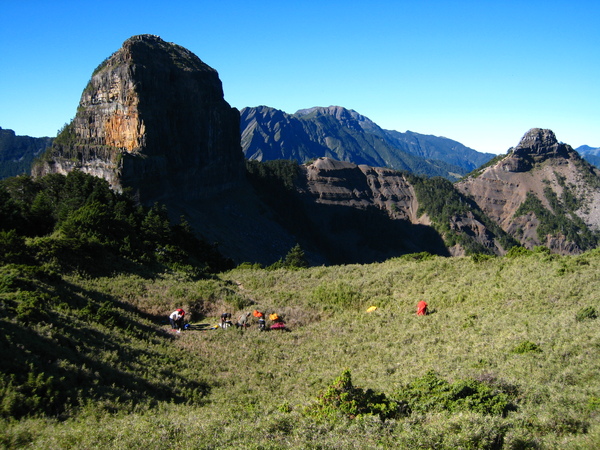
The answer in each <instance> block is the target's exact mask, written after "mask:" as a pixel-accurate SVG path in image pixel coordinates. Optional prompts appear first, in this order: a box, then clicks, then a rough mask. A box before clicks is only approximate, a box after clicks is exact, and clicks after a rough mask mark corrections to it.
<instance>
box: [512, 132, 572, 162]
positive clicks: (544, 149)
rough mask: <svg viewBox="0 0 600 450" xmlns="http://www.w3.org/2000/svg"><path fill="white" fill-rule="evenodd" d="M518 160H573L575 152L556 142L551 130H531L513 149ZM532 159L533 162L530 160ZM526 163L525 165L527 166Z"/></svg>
mask: <svg viewBox="0 0 600 450" xmlns="http://www.w3.org/2000/svg"><path fill="white" fill-rule="evenodd" d="M513 154H514V155H515V156H516V157H518V158H524V159H523V161H525V160H529V161H530V162H531V161H536V162H542V161H544V160H546V159H548V158H575V157H576V152H575V151H574V150H573V149H571V147H570V146H568V145H567V144H563V143H562V142H558V140H557V139H556V136H555V135H554V132H553V131H552V130H548V129H544V128H532V129H530V130H529V131H528V132H527V133H525V135H524V136H523V137H522V138H521V141H520V142H519V145H517V146H516V147H515V148H514V149H513ZM531 158H533V160H531ZM528 164H530V163H527V164H526V165H527V166H528Z"/></svg>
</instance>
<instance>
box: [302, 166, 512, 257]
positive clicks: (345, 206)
mask: <svg viewBox="0 0 600 450" xmlns="http://www.w3.org/2000/svg"><path fill="white" fill-rule="evenodd" d="M419 180H421V179H419V178H416V177H414V176H410V175H407V174H404V173H401V172H398V171H394V170H391V169H385V168H380V167H371V166H367V165H356V164H353V163H349V162H342V161H335V160H332V159H329V158H319V159H317V160H316V161H314V162H313V163H311V164H309V165H305V166H301V176H300V177H299V180H298V183H297V190H298V192H299V194H300V196H301V198H302V201H303V204H304V208H305V210H306V211H307V216H308V217H309V221H310V222H311V223H312V229H313V230H318V234H319V235H320V236H321V237H322V238H324V240H325V241H326V242H327V243H328V245H330V246H335V247H336V249H335V251H336V252H337V254H343V255H344V256H345V258H347V259H352V260H358V261H363V262H364V261H368V260H370V261H373V260H382V259H385V258H390V257H393V256H398V255H401V254H404V253H414V252H422V251H428V252H430V253H435V254H440V255H457V256H458V255H464V254H465V247H464V245H462V244H460V243H458V244H456V245H452V247H450V248H448V247H447V246H446V244H445V242H444V241H445V240H448V238H449V237H450V236H449V234H450V233H456V234H457V235H463V236H465V238H464V239H463V240H462V241H461V242H462V243H463V244H464V243H467V242H469V244H468V245H469V246H471V247H473V246H475V247H477V248H479V249H483V248H485V249H487V250H486V251H488V252H491V253H496V254H500V253H502V252H503V249H502V248H501V246H500V244H499V242H498V236H496V235H495V234H494V233H493V232H492V231H491V230H490V229H489V228H488V227H487V226H486V225H485V224H484V223H483V222H482V221H481V216H482V215H483V214H482V212H481V211H480V210H479V209H478V208H477V207H476V206H475V207H474V208H473V209H472V210H463V211H456V212H455V213H453V214H452V215H451V216H450V217H449V218H448V220H449V223H445V224H438V225H442V226H441V227H438V229H440V230H442V229H445V230H447V231H446V232H442V233H441V234H440V232H437V231H435V228H434V227H433V225H434V224H433V223H432V220H431V219H430V217H429V216H428V214H427V213H425V212H424V210H425V208H422V206H423V205H421V204H420V200H419V194H418V193H417V189H416V186H415V183H418V182H421V181H419ZM443 187H445V188H447V189H448V190H449V191H450V193H449V192H448V191H443V190H441V189H440V190H438V191H437V193H436V195H438V196H445V195H450V196H454V197H460V194H459V193H458V192H457V191H456V190H455V189H454V188H453V187H452V184H451V183H449V182H446V183H444V184H443ZM426 189H437V188H436V187H435V185H431V186H430V187H429V188H426ZM463 203H466V201H463ZM321 247H322V248H323V247H325V246H324V245H321ZM340 259H341V258H340ZM334 260H335V259H334Z"/></svg>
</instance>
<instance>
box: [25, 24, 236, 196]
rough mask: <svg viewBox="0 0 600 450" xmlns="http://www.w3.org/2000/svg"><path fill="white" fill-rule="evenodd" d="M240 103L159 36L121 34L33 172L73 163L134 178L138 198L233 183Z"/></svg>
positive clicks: (113, 179)
mask: <svg viewBox="0 0 600 450" xmlns="http://www.w3.org/2000/svg"><path fill="white" fill-rule="evenodd" d="M243 165H244V158H243V154H242V152H241V148H240V143H239V112H238V111H237V110H236V109H234V108H231V107H230V106H229V104H228V103H227V102H226V101H225V100H224V98H223V89H222V86H221V81H220V80H219V77H218V74H217V72H216V71H215V70H214V69H212V68H211V67H209V66H207V65H206V64H204V63H203V62H202V61H201V60H200V59H199V58H198V57H197V56H196V55H194V54H193V53H192V52H190V51H189V50H187V49H185V48H183V47H181V46H179V45H176V44H172V43H167V42H165V41H163V40H162V39H161V38H159V37H158V36H153V35H140V36H134V37H132V38H130V39H127V40H126V41H125V42H124V43H123V46H122V48H121V49H119V50H118V51H116V52H115V53H114V54H113V55H111V56H110V57H109V58H107V59H106V60H105V61H104V62H103V63H102V64H101V65H100V66H98V68H97V69H96V70H95V71H94V73H93V75H92V78H91V80H90V82H89V83H88V85H87V86H86V88H85V89H84V91H83V93H82V95H81V100H80V102H79V107H78V108H77V114H76V116H75V118H74V119H73V121H72V122H71V123H70V124H68V125H67V126H65V128H64V129H63V130H62V131H61V132H60V133H59V135H58V136H57V138H56V140H55V142H54V146H53V148H52V150H51V152H49V153H48V154H46V157H45V158H44V161H43V162H42V163H40V164H38V165H36V166H35V167H34V169H33V173H34V175H42V174H45V173H53V172H54V173H66V172H69V171H71V170H73V169H80V170H82V171H84V172H87V173H90V174H93V175H96V176H99V177H102V178H105V179H107V180H108V181H109V183H110V184H111V186H112V187H113V188H115V189H117V190H122V189H123V188H126V187H131V188H133V189H134V190H136V191H137V192H139V196H140V199H141V200H142V201H143V202H153V201H157V200H161V201H162V200H164V199H165V198H166V197H169V196H183V197H187V198H194V197H198V196H200V197H203V196H207V195H211V194H215V193H218V192H221V191H223V190H224V189H227V188H230V187H232V186H235V185H237V184H239V182H240V180H241V179H242V177H243V170H244V169H243Z"/></svg>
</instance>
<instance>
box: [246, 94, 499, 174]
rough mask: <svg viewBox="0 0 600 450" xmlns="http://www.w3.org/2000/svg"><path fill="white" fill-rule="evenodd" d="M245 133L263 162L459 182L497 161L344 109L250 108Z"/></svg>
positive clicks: (249, 148)
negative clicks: (335, 163) (337, 164)
mask: <svg viewBox="0 0 600 450" xmlns="http://www.w3.org/2000/svg"><path fill="white" fill-rule="evenodd" d="M240 129H241V137H242V150H243V151H244V154H245V155H246V158H248V159H256V160H259V161H268V160H273V159H293V160H296V161H298V162H301V163H303V162H307V161H310V160H312V159H315V158H319V157H329V158H333V159H338V160H341V161H349V162H353V163H355V164H367V165H370V166H374V167H388V168H392V169H396V170H405V171H409V172H413V173H416V174H422V175H427V176H443V177H445V178H449V179H457V178H458V177H459V176H460V175H464V174H465V173H467V172H469V171H470V170H472V169H473V168H475V167H478V166H479V165H480V164H482V163H483V162H486V161H488V160H489V159H491V157H492V156H493V155H486V154H481V153H478V152H475V151H474V150H472V149H468V148H467V147H464V146H462V145H461V144H459V143H458V142H455V141H451V140H449V139H445V138H437V137H435V136H424V135H418V134H416V133H410V132H409V133H406V134H402V133H398V132H391V131H387V130H383V129H382V128H380V127H379V126H378V125H377V124H375V123H374V122H372V121H371V120H369V119H368V118H366V117H364V116H362V115H360V114H358V113H357V112H356V111H353V110H348V109H345V108H342V107H338V106H330V107H328V108H310V109H305V110H300V111H298V112H296V113H295V114H287V113H285V112H283V111H280V110H276V109H274V108H269V107H267V106H259V107H256V108H244V109H243V110H242V111H241V113H240Z"/></svg>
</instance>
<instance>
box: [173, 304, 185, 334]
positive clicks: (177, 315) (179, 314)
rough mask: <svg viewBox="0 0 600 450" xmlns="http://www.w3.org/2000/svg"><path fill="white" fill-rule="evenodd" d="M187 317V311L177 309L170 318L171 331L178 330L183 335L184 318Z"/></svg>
mask: <svg viewBox="0 0 600 450" xmlns="http://www.w3.org/2000/svg"><path fill="white" fill-rule="evenodd" d="M184 316H185V311H184V310H183V309H181V308H177V309H176V310H175V311H173V312H172V313H171V315H170V316H169V322H171V329H172V330H177V332H178V333H181V330H183V317H184Z"/></svg>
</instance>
